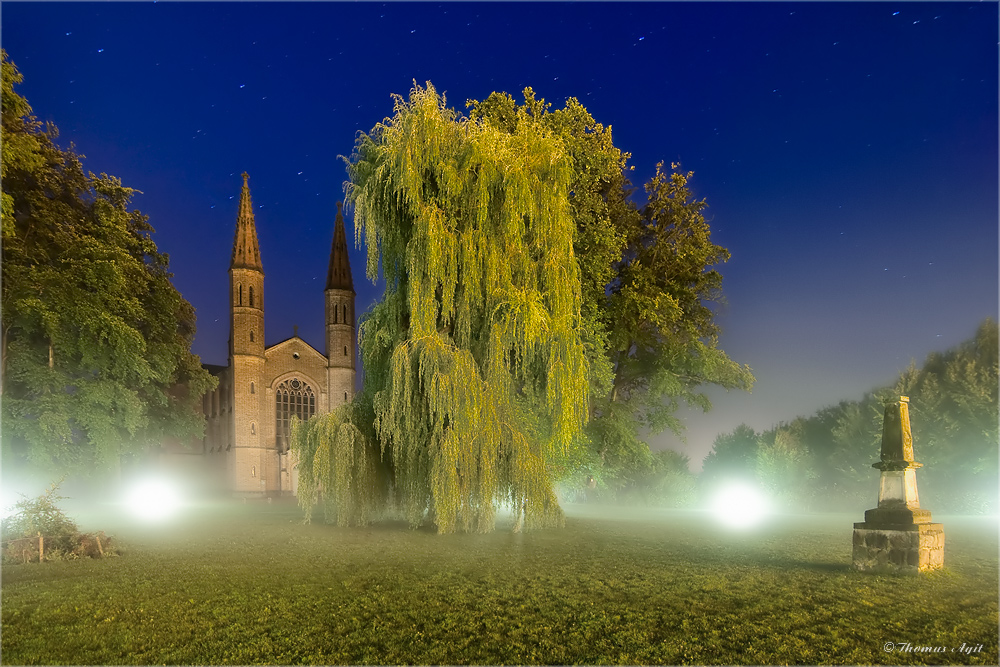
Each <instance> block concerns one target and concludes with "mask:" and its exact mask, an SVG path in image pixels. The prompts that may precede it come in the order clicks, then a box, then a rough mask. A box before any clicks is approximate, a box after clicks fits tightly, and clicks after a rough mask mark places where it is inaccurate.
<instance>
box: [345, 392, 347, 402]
mask: <svg viewBox="0 0 1000 667" xmlns="http://www.w3.org/2000/svg"><path fill="white" fill-rule="evenodd" d="M344 403H347V392H346V391H345V392H344Z"/></svg>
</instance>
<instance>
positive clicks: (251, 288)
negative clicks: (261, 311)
mask: <svg viewBox="0 0 1000 667" xmlns="http://www.w3.org/2000/svg"><path fill="white" fill-rule="evenodd" d="M250 307H251V308H253V285H251V286H250Z"/></svg>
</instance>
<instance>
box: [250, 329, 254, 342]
mask: <svg viewBox="0 0 1000 667" xmlns="http://www.w3.org/2000/svg"><path fill="white" fill-rule="evenodd" d="M250 342H251V343H252V342H253V329H251V330H250Z"/></svg>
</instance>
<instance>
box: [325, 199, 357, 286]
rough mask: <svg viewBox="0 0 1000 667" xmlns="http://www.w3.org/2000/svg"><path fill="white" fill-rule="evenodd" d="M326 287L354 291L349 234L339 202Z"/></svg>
mask: <svg viewBox="0 0 1000 667" xmlns="http://www.w3.org/2000/svg"><path fill="white" fill-rule="evenodd" d="M326 289H342V290H348V291H351V292H353V291H354V278H353V277H352V276H351V260H350V258H349V257H348V256H347V234H346V232H344V215H343V213H342V212H341V205H340V202H337V219H336V221H335V222H334V226H333V247H332V248H331V249H330V269H329V270H328V271H327V273H326Z"/></svg>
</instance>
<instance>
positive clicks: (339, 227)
mask: <svg viewBox="0 0 1000 667" xmlns="http://www.w3.org/2000/svg"><path fill="white" fill-rule="evenodd" d="M354 297H355V292H354V279H353V278H352V277H351V262H350V259H349V258H348V256H347V234H346V233H345V232H344V216H343V213H342V211H341V204H340V202H337V218H336V221H335V223H334V229H333V247H332V248H331V250H330V268H329V270H328V271H327V274H326V358H327V370H326V373H327V387H328V388H329V390H328V393H327V396H329V400H330V404H329V406H328V409H329V410H333V409H334V408H336V407H337V406H338V405H342V404H344V403H346V402H348V401H350V400H351V399H352V398H354V376H355V373H356V371H355V366H354V357H355V341H356V340H357V336H356V335H355V331H354V322H355V319H354Z"/></svg>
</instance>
